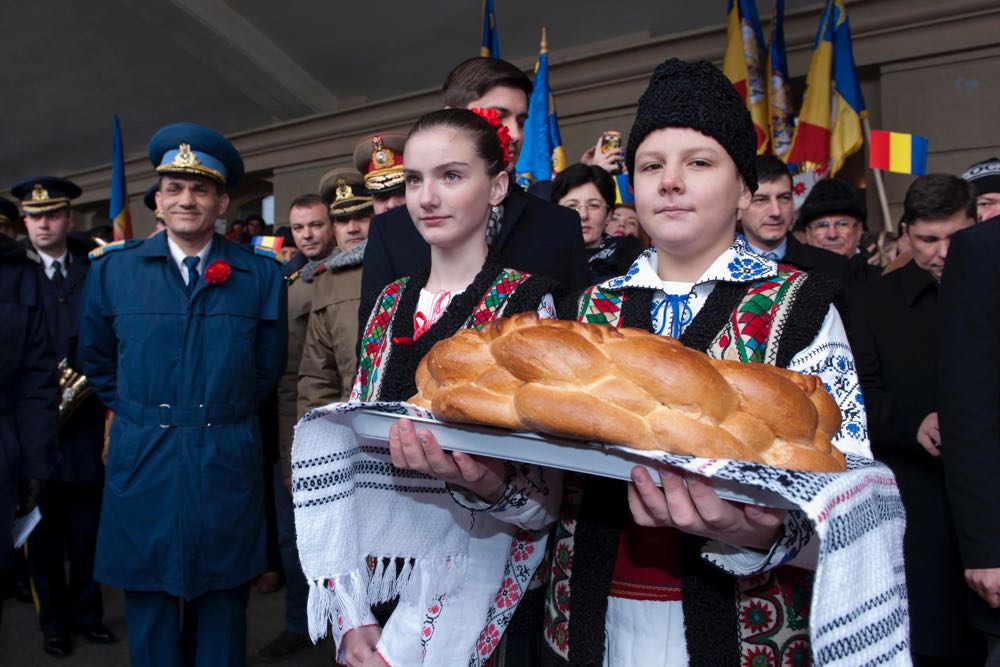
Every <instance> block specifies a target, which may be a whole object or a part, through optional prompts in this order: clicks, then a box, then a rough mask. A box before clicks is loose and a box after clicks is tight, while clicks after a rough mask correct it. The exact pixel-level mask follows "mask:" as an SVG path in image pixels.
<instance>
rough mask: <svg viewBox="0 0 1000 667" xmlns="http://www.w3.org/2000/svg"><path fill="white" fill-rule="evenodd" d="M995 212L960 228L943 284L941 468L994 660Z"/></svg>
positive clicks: (999, 286)
mask: <svg viewBox="0 0 1000 667" xmlns="http://www.w3.org/2000/svg"><path fill="white" fill-rule="evenodd" d="M998 257H1000V217H996V218H993V219H991V220H989V221H986V222H984V223H982V224H980V225H977V226H976V227H974V228H972V229H968V230H966V231H964V232H962V233H961V234H958V235H957V236H956V237H955V238H954V240H953V242H952V244H951V250H950V252H949V255H948V266H947V269H946V270H945V273H944V278H943V280H942V288H941V313H940V315H941V321H942V322H944V323H945V327H944V335H943V337H942V351H941V363H940V378H941V380H940V386H939V396H940V398H939V409H940V414H941V417H940V423H941V436H942V441H943V442H944V447H945V450H944V456H943V459H944V472H945V481H946V483H947V488H948V497H949V499H950V500H951V508H952V513H953V515H954V517H955V525H956V527H957V528H958V547H959V551H960V553H961V555H962V566H964V568H965V571H964V574H965V581H966V583H967V584H968V586H969V588H970V589H971V593H970V596H969V597H970V599H971V601H970V611H969V618H970V620H971V622H972V624H973V625H974V626H975V627H976V628H978V629H979V630H980V631H982V633H983V634H984V635H985V636H986V642H987V651H988V654H989V657H988V659H987V664H989V665H997V664H1000V522H998V519H997V508H998V507H1000V351H998V350H997V348H996V343H997V341H998V340H1000V263H998V262H997V258H998Z"/></svg>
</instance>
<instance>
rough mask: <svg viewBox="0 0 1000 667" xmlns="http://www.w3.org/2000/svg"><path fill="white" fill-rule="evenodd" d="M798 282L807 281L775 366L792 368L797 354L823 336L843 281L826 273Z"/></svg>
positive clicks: (787, 321)
mask: <svg viewBox="0 0 1000 667" xmlns="http://www.w3.org/2000/svg"><path fill="white" fill-rule="evenodd" d="M797 280H804V281H805V282H803V283H802V285H801V286H800V287H799V289H798V293H797V294H796V295H795V301H794V302H792V306H791V310H790V311H789V312H788V316H787V317H786V318H785V319H784V329H783V330H782V331H781V332H780V334H779V336H778V354H777V355H776V356H775V359H774V363H775V365H776V366H778V367H779V368H788V364H790V363H792V359H794V358H795V355H796V354H798V353H799V352H801V351H802V350H804V349H805V348H806V347H807V346H808V345H809V344H810V343H811V342H812V341H813V340H814V339H815V338H816V334H818V333H819V330H820V328H821V327H822V326H823V320H825V319H826V314H827V313H828V312H829V311H830V305H831V304H832V303H833V301H834V299H835V298H836V297H837V294H838V293H839V291H840V281H838V280H835V279H833V278H830V277H829V276H826V275H824V274H822V273H807V274H805V275H803V276H801V277H799V278H797Z"/></svg>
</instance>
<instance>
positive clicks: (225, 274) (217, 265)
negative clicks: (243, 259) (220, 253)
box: [205, 259, 233, 285]
mask: <svg viewBox="0 0 1000 667" xmlns="http://www.w3.org/2000/svg"><path fill="white" fill-rule="evenodd" d="M232 272H233V270H232V269H231V268H229V265H228V264H226V262H225V261H224V260H221V259H217V260H215V261H214V262H212V263H211V264H209V265H208V268H207V269H205V282H206V283H208V284H209V285H223V284H225V282H226V281H227V280H229V274H231V273H232Z"/></svg>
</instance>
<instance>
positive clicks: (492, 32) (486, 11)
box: [479, 0, 500, 58]
mask: <svg viewBox="0 0 1000 667" xmlns="http://www.w3.org/2000/svg"><path fill="white" fill-rule="evenodd" d="M479 55H481V56H483V57H484V58H499V57H500V38H499V37H497V14H496V11H494V9H493V0H483V43H482V46H480V47H479Z"/></svg>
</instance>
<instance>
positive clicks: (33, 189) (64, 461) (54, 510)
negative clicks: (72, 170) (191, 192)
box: [11, 176, 115, 657]
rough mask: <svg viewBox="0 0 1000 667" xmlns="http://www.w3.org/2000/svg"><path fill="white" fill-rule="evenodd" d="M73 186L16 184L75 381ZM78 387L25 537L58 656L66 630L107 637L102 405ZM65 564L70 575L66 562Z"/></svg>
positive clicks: (82, 259)
mask: <svg viewBox="0 0 1000 667" xmlns="http://www.w3.org/2000/svg"><path fill="white" fill-rule="evenodd" d="M80 193H81V191H80V188H79V187H78V186H77V185H76V184H75V183H73V182H72V181H68V180H65V179H62V178H55V177H52V176H39V177H35V178H29V179H26V180H24V181H21V182H20V183H17V184H15V185H14V186H13V187H12V188H11V194H13V195H14V196H15V197H17V198H18V199H20V200H21V208H22V209H23V210H24V226H25V228H26V229H27V231H28V239H27V240H28V242H29V243H30V245H31V248H32V249H33V250H34V251H35V252H36V253H37V254H38V256H39V258H40V259H41V261H42V267H43V270H44V274H45V279H44V280H42V292H41V294H42V305H43V307H44V308H45V319H46V322H47V323H48V328H49V337H50V339H51V341H52V343H53V345H54V347H55V350H56V354H57V356H58V358H59V359H60V366H61V373H63V375H65V376H67V377H69V378H75V377H76V375H74V373H75V372H76V371H78V370H79V368H80V364H79V361H78V360H77V358H76V343H77V334H78V332H79V324H80V304H81V302H82V301H83V284H84V278H85V277H86V275H87V271H88V269H89V265H90V261H89V260H88V259H87V252H88V251H89V250H91V249H92V247H93V246H92V245H91V244H89V243H87V242H86V241H84V240H83V239H81V238H77V237H75V236H72V235H70V231H71V230H72V229H73V214H72V211H71V209H70V202H71V200H73V199H75V198H77V197H79V196H80ZM84 387H85V385H80V389H79V391H77V392H76V397H75V398H74V399H73V400H64V401H63V405H62V406H60V413H61V416H60V428H59V451H60V454H61V458H60V461H59V465H58V467H57V468H56V474H55V476H54V478H53V481H52V483H51V484H49V485H48V488H47V489H46V493H45V496H44V497H43V498H42V500H41V503H40V509H41V511H42V521H41V523H39V524H38V527H37V528H36V529H35V531H34V532H33V533H32V534H31V538H30V539H29V540H28V550H27V554H28V572H29V574H30V576H31V583H32V585H33V586H34V589H35V599H36V601H37V604H38V620H39V624H40V625H41V629H42V635H43V637H44V639H43V643H42V648H43V649H44V651H45V652H46V653H48V654H50V655H54V656H57V657H64V656H67V655H69V654H70V653H71V652H72V650H73V644H72V640H71V635H72V634H73V633H79V634H80V635H82V636H83V638H84V639H86V640H87V641H89V642H91V643H97V644H109V643H111V642H113V641H114V639H115V637H114V634H112V633H111V631H110V630H108V628H106V627H105V626H104V624H103V615H104V610H103V606H102V601H101V588H100V586H98V584H97V582H95V581H94V577H93V571H94V550H95V548H96V544H97V522H98V518H99V517H100V513H101V489H102V486H103V485H104V466H103V464H102V463H101V449H102V447H103V444H104V415H105V408H104V406H103V405H101V402H100V401H99V400H98V399H97V397H96V396H94V395H93V394H91V393H90V392H89V391H87V390H85V389H84ZM66 561H69V577H68V579H67V576H66V568H65V563H66Z"/></svg>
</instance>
